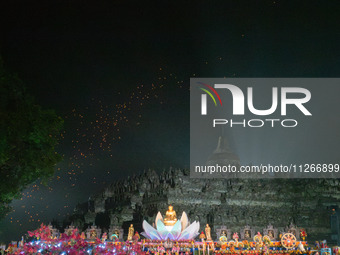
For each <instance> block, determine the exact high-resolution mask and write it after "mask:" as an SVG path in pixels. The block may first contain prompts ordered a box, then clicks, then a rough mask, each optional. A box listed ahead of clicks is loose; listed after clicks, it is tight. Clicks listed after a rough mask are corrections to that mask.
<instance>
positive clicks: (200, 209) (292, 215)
mask: <svg viewBox="0 0 340 255" xmlns="http://www.w3.org/2000/svg"><path fill="white" fill-rule="evenodd" d="M87 204H88V206H87V210H85V212H84V206H81V207H80V206H79V208H76V209H75V213H74V215H73V216H72V217H71V219H72V221H74V222H78V224H79V226H80V227H86V225H90V224H92V223H95V221H96V215H98V214H99V213H101V214H107V215H109V217H110V219H111V225H112V224H113V225H119V226H123V228H125V229H124V230H125V232H126V231H127V226H128V224H130V223H133V224H134V225H135V229H136V230H139V231H141V223H142V220H143V219H146V220H147V221H149V222H150V223H152V222H154V219H155V216H156V213H157V212H158V211H160V212H161V213H165V211H166V210H167V207H168V205H169V204H171V205H173V206H174V209H175V210H176V212H177V215H178V216H180V215H181V213H182V211H185V212H186V213H187V214H188V217H189V219H190V220H191V221H194V220H199V221H200V224H201V226H202V227H201V228H202V229H203V226H204V225H205V224H206V223H209V224H210V225H211V227H212V229H213V231H212V233H215V230H216V229H217V228H219V227H220V226H221V225H226V226H228V228H230V229H231V230H232V231H237V232H239V231H240V230H241V228H243V227H244V226H245V225H249V226H251V227H252V228H255V229H256V231H261V232H262V230H263V229H264V228H265V227H266V226H267V225H268V224H272V225H273V226H274V227H275V228H278V230H279V231H281V232H282V231H284V228H285V227H287V226H288V225H289V224H290V223H294V224H295V225H297V226H298V227H301V228H305V229H306V230H307V233H308V239H312V240H315V239H320V238H322V239H327V238H330V234H331V227H330V216H331V214H332V208H334V207H336V206H338V207H339V205H340V187H339V181H338V180H332V179H329V180H310V179H309V180H305V179H274V180H272V179H266V180H247V179H242V180H239V179H232V180H226V179H216V180H206V179H191V178H190V177H189V171H188V170H183V169H170V170H168V171H164V172H162V173H161V174H157V173H156V172H155V171H154V170H149V171H147V172H144V173H143V174H141V175H139V176H135V177H131V178H128V179H127V180H125V181H123V182H116V183H113V184H112V185H111V186H110V187H108V188H106V189H105V190H104V191H103V192H102V193H101V194H96V195H94V196H93V197H91V198H90V199H89V201H88V203H87ZM81 219H84V220H83V221H84V223H83V224H81V223H80V222H81ZM101 227H103V228H107V229H108V228H109V226H101ZM213 237H214V236H213Z"/></svg>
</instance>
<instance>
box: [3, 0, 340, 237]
mask: <svg viewBox="0 0 340 255" xmlns="http://www.w3.org/2000/svg"><path fill="white" fill-rule="evenodd" d="M4 2H5V1H3V3H1V4H0V54H1V55H2V57H3V59H4V64H5V67H6V68H7V69H9V70H10V71H12V72H15V73H17V74H18V75H19V77H20V78H21V79H22V80H23V81H24V82H25V84H26V86H27V87H28V90H29V92H30V94H32V95H33V96H34V97H35V98H36V101H37V103H38V104H40V105H42V106H43V107H44V108H52V109H55V110H56V112H57V113H58V114H59V115H60V116H61V117H63V119H64V120H65V127H64V131H63V133H62V134H61V136H60V144H59V146H58V148H57V151H58V152H59V153H60V154H62V155H63V158H64V160H63V161H62V162H61V163H60V164H58V165H57V167H56V173H55V176H54V177H53V178H52V179H51V180H50V182H49V183H48V185H47V186H43V185H41V184H40V182H39V181H37V182H36V183H35V184H33V185H31V186H30V187H28V188H27V189H26V190H25V191H24V192H23V197H22V199H21V200H17V201H13V203H12V206H13V207H14V212H12V213H10V214H9V215H8V216H7V217H6V218H5V219H4V220H3V221H2V222H1V223H0V241H4V242H8V241H10V240H18V239H20V238H21V235H22V234H23V233H25V232H26V231H27V230H33V229H35V228H36V227H37V226H38V225H39V224H40V223H41V222H45V223H48V222H49V221H51V220H52V219H58V220H62V219H63V218H65V217H66V216H67V215H68V214H70V213H72V210H73V208H74V207H75V206H76V204H77V203H80V202H84V201H86V200H87V199H88V197H89V196H90V195H91V194H94V193H96V192H99V191H100V190H102V189H103V188H105V186H106V185H108V184H110V183H112V182H114V181H116V180H119V179H122V178H124V177H127V176H128V175H133V174H138V173H141V172H142V171H144V170H147V169H148V168H154V169H157V170H158V171H162V170H163V169H168V168H169V167H171V166H172V167H188V166H189V78H190V77H339V73H340V71H339V70H340V69H339V68H340V56H339V46H338V45H339V44H340V40H339V38H340V22H339V13H340V4H339V2H338V1H280V0H278V1H277V0H275V1H273V0H272V1H251V0H249V1H209V2H208V1H115V0H110V1H72V0H70V1H17V0H12V1H6V3H4Z"/></svg>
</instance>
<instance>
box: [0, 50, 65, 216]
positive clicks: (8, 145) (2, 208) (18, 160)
mask: <svg viewBox="0 0 340 255" xmlns="http://www.w3.org/2000/svg"><path fill="white" fill-rule="evenodd" d="M62 124H63V120H62V119H61V118H60V117H58V116H57V115H56V114H55V112H54V111H52V110H44V109H42V108H41V107H40V106H39V105H37V104H36V103H35V102H34V100H33V98H32V97H31V96H30V95H28V94H27V92H26V90H25V87H24V85H23V82H22V81H21V80H20V79H19V78H18V77H17V76H16V75H13V74H11V73H9V72H7V71H6V70H4V67H3V62H2V59H1V57H0V218H2V217H4V216H5V214H6V213H8V212H9V211H10V206H9V204H10V202H11V201H12V200H13V199H14V198H19V197H20V191H22V190H23V189H24V188H25V187H26V186H27V185H28V184H31V183H33V182H34V181H36V180H37V179H39V178H41V180H43V181H46V180H47V178H48V177H50V176H52V175H53V173H54V168H55V165H56V163H57V162H58V161H60V160H61V156H60V155H59V154H57V153H56V152H55V146H56V145H57V143H58V137H59V136H60V129H61V128H62Z"/></svg>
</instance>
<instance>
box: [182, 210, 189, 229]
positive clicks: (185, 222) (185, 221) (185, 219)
mask: <svg viewBox="0 0 340 255" xmlns="http://www.w3.org/2000/svg"><path fill="white" fill-rule="evenodd" d="M181 225H182V229H186V228H187V227H188V226H189V220H188V216H187V214H186V213H185V212H183V213H182V217H181Z"/></svg>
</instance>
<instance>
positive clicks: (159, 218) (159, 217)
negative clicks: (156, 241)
mask: <svg viewBox="0 0 340 255" xmlns="http://www.w3.org/2000/svg"><path fill="white" fill-rule="evenodd" d="M158 220H161V222H163V217H162V214H161V213H160V212H158V213H157V216H156V219H155V225H156V228H157V222H158Z"/></svg>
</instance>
